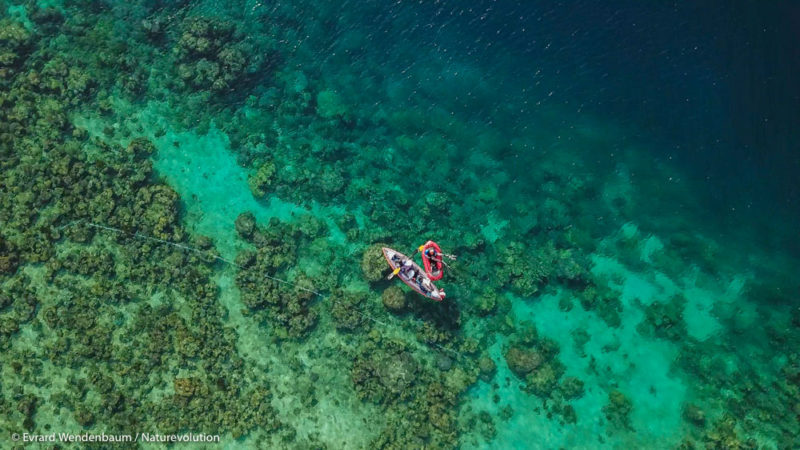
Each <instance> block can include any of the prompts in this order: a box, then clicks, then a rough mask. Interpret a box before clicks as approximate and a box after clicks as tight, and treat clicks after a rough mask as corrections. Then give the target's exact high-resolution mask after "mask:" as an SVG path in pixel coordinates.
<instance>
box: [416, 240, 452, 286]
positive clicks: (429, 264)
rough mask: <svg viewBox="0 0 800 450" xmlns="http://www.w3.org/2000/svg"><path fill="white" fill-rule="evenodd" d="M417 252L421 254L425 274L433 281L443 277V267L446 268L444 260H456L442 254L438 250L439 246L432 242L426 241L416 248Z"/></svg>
mask: <svg viewBox="0 0 800 450" xmlns="http://www.w3.org/2000/svg"><path fill="white" fill-rule="evenodd" d="M417 252H422V263H423V266H424V267H425V273H426V274H427V275H428V276H429V277H430V278H431V280H433V281H436V280H440V279H441V278H442V275H444V266H447V263H445V262H444V258H448V259H452V260H454V259H456V257H455V256H453V255H448V254H446V253H443V252H442V250H441V249H440V248H439V244H437V243H436V242H434V241H428V242H426V243H425V244H423V245H420V246H419V247H417Z"/></svg>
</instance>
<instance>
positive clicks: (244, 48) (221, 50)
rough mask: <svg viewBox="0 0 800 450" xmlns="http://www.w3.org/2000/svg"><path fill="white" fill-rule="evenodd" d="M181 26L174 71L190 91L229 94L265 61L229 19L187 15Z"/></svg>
mask: <svg viewBox="0 0 800 450" xmlns="http://www.w3.org/2000/svg"><path fill="white" fill-rule="evenodd" d="M150 23H151V24H152V23H153V22H150ZM181 28H182V32H181V35H180V38H179V39H178V40H177V42H176V43H175V46H174V48H173V53H174V55H175V58H176V61H177V65H176V67H175V70H176V74H177V76H178V78H179V79H180V80H181V81H182V82H183V83H184V84H185V85H186V86H187V87H189V88H191V89H193V90H201V91H211V92H214V93H228V92H229V91H232V90H233V88H234V87H237V88H238V87H241V85H242V84H246V83H248V82H249V81H250V80H249V79H248V78H250V77H253V76H255V75H257V74H258V72H259V71H261V70H263V67H264V65H265V64H266V61H265V60H264V58H263V55H261V54H259V53H257V52H256V51H255V50H254V49H253V48H252V46H251V45H249V44H248V43H247V42H246V41H245V38H244V36H243V35H242V33H241V32H240V31H239V30H237V28H236V25H235V24H233V23H231V22H227V21H222V20H219V19H216V18H213V17H190V18H188V19H186V20H185V21H184V22H183V24H182V27H181ZM150 29H151V30H152V29H153V28H152V26H151V27H150Z"/></svg>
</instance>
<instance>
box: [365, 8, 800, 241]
mask: <svg viewBox="0 0 800 450" xmlns="http://www.w3.org/2000/svg"><path fill="white" fill-rule="evenodd" d="M386 14H387V16H385V17H377V18H376V19H375V24H376V25H377V29H379V30H383V31H386V30H387V28H391V25H392V24H394V25H397V24H398V23H400V24H405V23H406V22H408V23H413V25H411V26H408V27H405V26H403V25H401V26H400V29H401V30H402V32H401V33H396V34H394V35H391V34H390V35H389V36H390V37H389V38H388V41H389V42H388V43H387V48H392V47H397V46H402V43H401V41H400V39H402V38H403V37H404V36H410V35H413V36H414V37H413V39H415V40H417V39H419V40H421V41H422V42H429V43H430V47H431V48H435V51H436V52H438V53H439V54H442V53H450V54H452V55H455V57H456V58H461V57H467V55H468V57H469V58H475V59H476V60H477V61H480V62H481V63H482V65H483V68H484V69H485V70H486V71H487V75H488V76H489V78H490V81H491V82H492V83H495V85H501V86H502V88H499V89H498V90H497V91H496V92H498V93H499V95H498V98H495V99H494V100H495V101H496V102H497V104H499V103H501V102H503V101H507V100H511V99H515V98H518V96H519V95H520V94H521V95H525V92H530V91H532V90H534V89H535V88H536V87H538V86H541V85H544V86H546V87H547V89H546V91H549V92H548V94H549V95H546V96H542V95H540V96H539V97H536V98H532V99H531V102H530V106H531V107H535V105H540V104H544V105H547V104H553V105H559V106H565V107H567V108H570V109H572V110H575V111H583V112H586V113H591V114H594V115H597V116H600V117H604V118H607V119H608V120H609V121H610V122H612V123H616V124H619V125H621V126H623V127H625V129H626V130H627V131H628V132H629V133H630V134H631V135H630V138H631V140H637V141H639V142H642V143H645V144H646V148H647V149H648V151H649V152H651V153H652V157H653V158H656V159H661V160H674V161H676V162H678V163H679V164H680V166H681V167H682V169H683V170H685V172H686V174H689V175H690V180H691V182H692V183H694V185H695V190H696V193H697V196H698V197H699V198H701V199H704V200H705V205H706V207H707V208H708V211H709V213H710V214H709V215H713V216H719V217H721V218H722V219H723V222H722V224H720V225H724V224H727V226H729V227H731V228H733V229H736V228H738V227H740V226H741V225H742V222H753V223H758V222H760V221H761V220H762V219H763V217H764V216H765V215H769V216H771V217H773V218H774V217H775V215H777V216H778V217H780V218H781V220H782V221H784V222H789V223H792V224H795V225H796V224H797V223H798V221H797V219H798V217H797V213H796V211H797V210H800V208H799V206H800V183H799V182H798V177H797V173H798V171H800V137H798V129H800V127H798V124H800V83H798V82H797V80H798V79H800V44H799V43H800V31H798V30H800V5H797V4H796V3H792V2H787V1H782V2H771V3H769V4H754V3H748V2H734V3H727V4H725V5H723V4H721V3H719V2H708V1H705V2H691V3H685V2H664V1H659V2H638V1H617V2H599V1H581V2H555V1H544V2H494V1H483V2H470V4H469V6H468V7H467V6H464V5H463V4H462V2H455V1H442V2H435V3H433V4H426V5H417V6H414V7H408V6H406V5H395V7H394V8H393V9H389V10H388V11H386ZM405 16H408V17H407V18H406V17H405ZM398 18H399V19H400V20H396V19H398ZM376 41H379V40H376ZM394 54H396V53H394ZM413 56H414V55H411V54H410V55H408V58H409V60H410V59H411V58H413ZM539 90H540V89H539ZM503 95H507V96H508V97H506V98H503V97H502V96H503ZM537 102H540V103H537ZM497 104H495V105H486V107H492V106H495V107H496V106H497ZM474 106H475V105H474V104H470V103H468V102H465V107H467V108H470V107H473V108H474ZM478 114H480V113H478ZM520 125H521V123H520V124H516V125H515V126H520ZM770 220H771V221H772V220H774V219H770ZM781 241H783V242H785V240H781Z"/></svg>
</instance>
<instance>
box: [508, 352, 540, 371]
mask: <svg viewBox="0 0 800 450" xmlns="http://www.w3.org/2000/svg"><path fill="white" fill-rule="evenodd" d="M505 356H506V363H507V364H508V368H509V369H511V371H512V372H514V374H515V375H517V376H518V377H520V378H524V377H525V376H526V375H527V374H529V373H531V372H533V371H534V370H535V369H536V368H537V367H539V366H540V365H541V364H542V360H543V358H542V355H541V354H540V353H539V352H537V351H534V350H524V349H522V348H519V347H511V348H510V349H508V351H507V352H506V355H505Z"/></svg>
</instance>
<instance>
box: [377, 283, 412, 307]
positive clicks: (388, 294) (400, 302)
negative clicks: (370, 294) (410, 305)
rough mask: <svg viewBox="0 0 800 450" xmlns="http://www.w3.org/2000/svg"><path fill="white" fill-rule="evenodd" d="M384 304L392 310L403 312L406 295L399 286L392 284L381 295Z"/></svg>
mask: <svg viewBox="0 0 800 450" xmlns="http://www.w3.org/2000/svg"><path fill="white" fill-rule="evenodd" d="M381 300H383V306H385V307H386V309H388V310H389V311H392V312H401V311H403V310H404V309H405V307H406V295H405V293H403V290H402V289H400V288H399V287H398V286H390V287H388V288H386V290H385V291H383V294H382V295H381Z"/></svg>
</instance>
